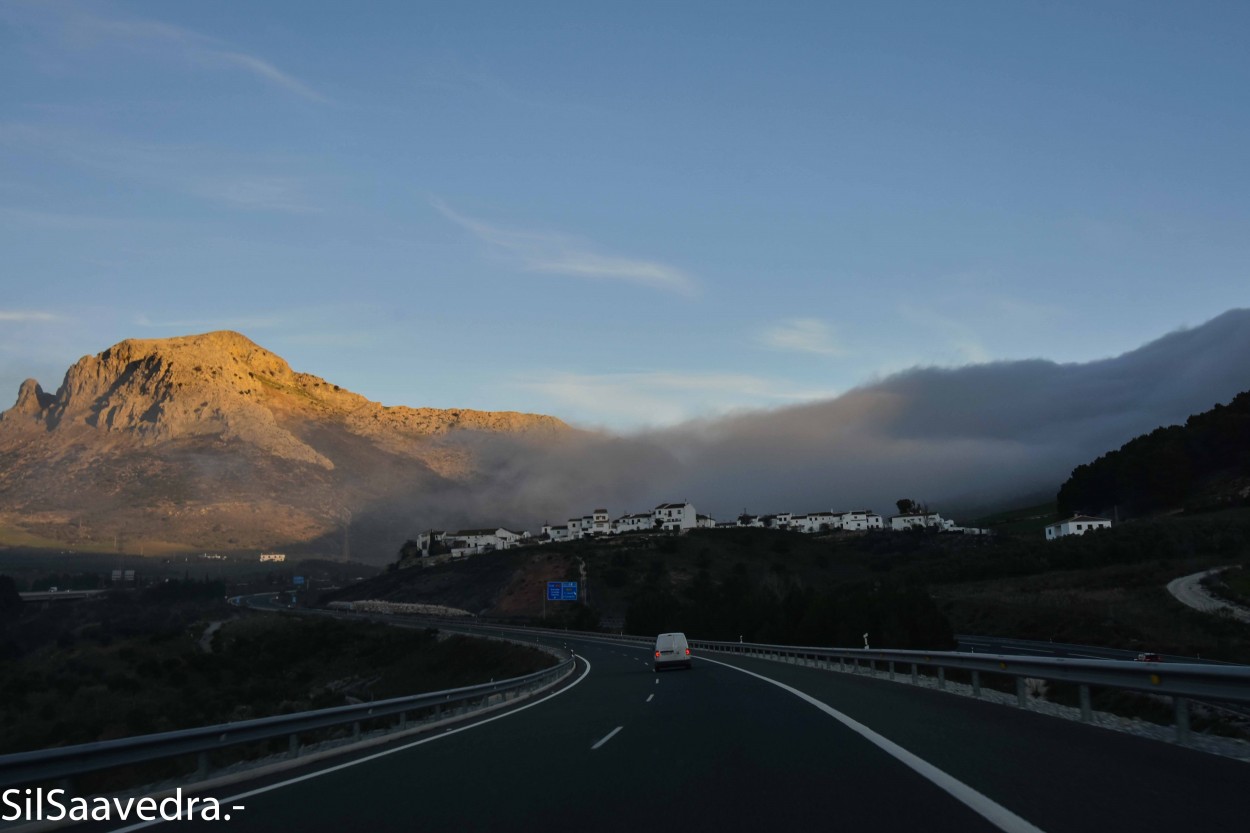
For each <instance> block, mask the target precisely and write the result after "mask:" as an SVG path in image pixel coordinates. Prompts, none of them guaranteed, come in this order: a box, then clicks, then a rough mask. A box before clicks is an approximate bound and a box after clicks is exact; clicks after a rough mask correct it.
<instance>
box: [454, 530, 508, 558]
mask: <svg viewBox="0 0 1250 833" xmlns="http://www.w3.org/2000/svg"><path fill="white" fill-rule="evenodd" d="M520 539H521V535H520V534H519V533H516V532H513V531H512V530H510V529H504V528H503V527H495V528H494V529H462V530H460V531H458V532H449V533H447V534H446V535H445V536H444V540H446V541H450V542H451V543H450V546H451V551H452V555H457V554H461V555H476V554H477V553H480V552H489V551H490V550H506V549H508V548H510V547H514V546H516V543H517V541H519V540H520Z"/></svg>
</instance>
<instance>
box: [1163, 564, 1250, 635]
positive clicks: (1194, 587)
mask: <svg viewBox="0 0 1250 833" xmlns="http://www.w3.org/2000/svg"><path fill="white" fill-rule="evenodd" d="M1227 569H1229V568H1228V567H1212V568H1211V569H1210V570H1203V571H1202V572H1200V573H1192V574H1190V575H1187V576H1181V577H1180V578H1174V579H1172V580H1171V581H1169V582H1168V592H1169V593H1171V594H1172V596H1173V597H1174V598H1175V599H1176V600H1177V601H1178V602H1180V603H1181V604H1183V605H1186V606H1188V607H1192V608H1193V609H1194V610H1201V611H1202V612H1203V613H1219V612H1220V611H1221V610H1227V611H1229V613H1230V614H1231V615H1232V616H1233V618H1234V619H1237V620H1238V621H1239V622H1246V623H1247V624H1250V610H1247V609H1246V608H1244V607H1241V606H1240V605H1235V604H1231V603H1229V602H1226V601H1224V600H1223V599H1217V598H1215V597H1214V596H1212V595H1211V594H1210V593H1208V592H1207V588H1205V587H1203V586H1202V580H1203V579H1204V578H1206V577H1207V576H1209V575H1213V574H1215V573H1219V572H1223V571H1224V570H1227Z"/></svg>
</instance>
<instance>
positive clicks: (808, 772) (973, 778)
mask: <svg viewBox="0 0 1250 833" xmlns="http://www.w3.org/2000/svg"><path fill="white" fill-rule="evenodd" d="M569 645H571V646H572V647H573V648H575V649H576V650H577V652H578V653H579V655H581V656H583V657H584V658H585V659H586V660H587V661H588V662H589V666H590V670H589V673H588V674H586V676H585V677H584V678H583V679H582V680H581V682H580V683H578V684H577V685H576V686H574V687H572V688H571V689H569V690H568V691H566V692H565V693H563V694H560V695H559V696H556V697H553V698H551V699H549V700H546V701H545V702H542V703H540V704H538V705H536V706H533V707H531V708H528V709H526V710H524V711H522V712H519V713H516V714H513V715H510V716H506V717H503V718H501V719H498V720H494V721H492V722H490V723H488V724H485V725H481V726H477V727H475V728H470V729H466V730H464V731H458V732H456V733H454V734H450V733H449V734H448V735H447V736H445V737H439V738H438V739H436V740H432V741H430V742H428V743H423V744H421V745H419V746H415V747H411V748H408V749H405V750H404V751H400V752H395V753H393V754H389V755H386V756H384V757H375V758H373V759H372V760H367V761H366V762H364V763H360V764H358V765H355V766H350V767H346V768H343V769H340V770H338V771H336V772H332V773H329V774H326V775H321V776H318V777H314V778H308V779H305V780H300V781H297V782H295V783H290V784H288V785H285V786H280V787H276V788H272V789H269V788H268V787H271V786H272V784H269V785H268V786H266V785H265V784H263V783H262V784H259V785H255V786H254V785H244V786H239V787H235V788H233V789H230V790H228V791H227V792H226V793H223V794H222V798H223V799H228V798H230V796H233V795H236V794H240V793H246V792H248V791H250V790H251V789H254V788H258V787H259V788H261V789H266V790H267V791H265V792H260V793H257V794H254V795H249V796H246V797H244V798H241V799H238V800H237V802H238V803H242V804H244V805H245V807H246V809H245V810H244V811H242V812H239V813H236V814H235V815H234V818H233V819H232V821H231V822H230V823H229V825H230V828H231V829H239V830H262V829H263V830H272V829H274V827H275V826H278V827H281V828H284V829H306V830H328V829H344V828H356V827H361V828H365V829H379V830H392V829H395V830H399V829H403V830H414V829H417V830H457V831H461V830H539V829H542V830H551V829H556V830H563V829H570V828H572V827H574V826H576V827H579V828H583V829H590V830H627V829H628V830H637V829H639V828H642V829H649V830H690V829H692V828H693V829H699V830H702V829H709V828H711V829H715V828H720V829H725V830H740V829H755V828H758V827H761V826H774V827H780V828H782V829H789V828H810V827H814V826H816V825H821V826H822V827H829V826H836V827H839V828H843V829H848V830H859V829H870V830H925V831H929V830H960V831H978V830H995V829H1000V828H999V827H996V826H995V825H993V824H991V823H989V822H987V821H986V820H985V819H984V818H983V817H982V816H981V815H978V813H977V812H975V811H974V810H972V809H969V807H968V806H966V805H965V804H964V803H961V802H960V801H959V800H957V799H956V798H953V797H952V796H951V794H950V793H949V792H947V791H946V790H944V789H943V788H942V787H941V786H939V785H936V784H935V783H934V782H933V781H932V780H930V779H929V778H926V777H924V776H922V775H921V774H918V773H917V771H916V770H915V769H914V768H911V767H909V766H907V765H905V764H903V763H900V761H899V760H898V759H897V758H896V757H894V756H892V755H891V754H888V753H887V752H886V751H883V750H882V749H881V748H880V747H879V746H878V745H875V744H874V743H872V742H870V741H869V740H867V739H865V738H864V737H863V736H862V735H861V734H858V733H856V732H854V731H852V730H850V729H848V728H847V727H846V726H845V725H844V724H843V723H841V722H839V720H837V719H835V718H834V717H832V716H830V714H828V713H827V712H825V711H822V710H821V709H820V708H817V707H816V706H814V705H812V704H811V703H809V702H807V701H804V700H801V699H799V697H798V696H796V694H795V693H793V692H791V691H788V690H786V689H783V688H780V687H778V686H777V685H775V684H773V683H772V682H769V680H775V681H776V682H779V683H783V684H785V685H788V686H791V687H793V689H795V690H797V691H799V692H801V693H804V694H806V695H808V696H810V697H812V698H815V699H816V700H818V701H819V702H820V703H823V704H826V705H827V706H828V707H831V708H832V709H835V710H837V711H838V712H840V713H842V714H845V715H846V716H847V717H848V718H851V719H853V720H855V721H858V722H860V723H861V724H864V725H865V726H867V727H870V728H871V729H873V730H875V731H876V732H878V733H880V735H882V736H883V737H884V738H886V739H888V740H889V741H893V742H894V743H896V744H899V745H900V746H902V747H903V748H905V749H906V750H909V751H910V752H911V753H914V754H915V755H917V756H919V758H920V759H922V760H923V761H926V762H928V763H929V764H931V765H933V766H934V767H936V768H937V769H938V770H939V771H940V772H941V773H945V774H946V775H947V776H949V777H950V778H951V779H953V780H955V781H957V782H959V783H960V784H962V785H964V786H966V787H967V788H969V789H970V790H971V791H975V793H977V794H980V795H982V796H984V797H985V798H986V799H987V800H988V801H989V802H994V803H997V804H998V805H999V806H1001V807H1002V808H1004V809H1005V810H1006V811H1007V812H1009V813H1014V814H1016V816H1018V817H1019V820H1020V821H1021V823H1022V824H1023V825H1024V826H1023V827H1022V828H1020V829H1029V828H1028V825H1029V824H1030V823H1031V824H1032V825H1036V826H1037V828H1039V829H1042V830H1047V831H1051V833H1054V832H1055V831H1067V830H1071V831H1087V830H1088V831H1106V830H1116V829H1133V828H1135V829H1146V830H1171V829H1177V830H1179V829H1186V830H1191V829H1220V828H1223V827H1227V825H1228V824H1230V823H1232V821H1233V820H1235V819H1238V818H1240V817H1241V807H1240V796H1241V794H1242V792H1243V789H1244V784H1245V783H1246V777H1247V775H1248V774H1250V770H1248V769H1246V764H1244V763H1241V762H1237V761H1231V760H1228V759H1223V758H1216V757H1213V756H1209V755H1205V754H1202V753H1198V752H1193V751H1190V750H1186V749H1182V748H1179V747H1175V746H1170V745H1168V744H1162V743H1158V742H1153V741H1148V740H1144V739H1141V738H1136V737H1130V736H1126V735H1121V734H1118V733H1114V732H1108V731H1104V730H1100V729H1096V728H1091V727H1087V726H1082V725H1079V724H1073V723H1069V722H1066V721H1062V720H1057V719H1054V718H1049V717H1045V716H1042V715H1037V714H1031V713H1028V712H1024V711H1020V710H1017V709H1012V708H1006V707H1002V706H995V705H992V704H988V703H983V702H978V701H975V700H972V699H970V698H963V697H957V696H954V695H947V694H944V693H941V692H935V691H930V690H923V689H915V688H911V687H908V686H901V685H894V684H890V683H888V682H886V681H884V680H879V679H871V678H869V677H867V676H854V675H848V674H838V673H831V672H826V671H820V670H816V669H808V668H801V667H795V666H789V665H783V664H779V663H772V662H767V661H763V660H750V659H743V658H738V657H733V658H728V657H723V658H722V657H719V656H716V655H709V656H708V657H707V658H699V659H698V660H696V664H695V669H694V670H693V671H690V672H685V671H665V672H663V673H660V674H656V673H655V672H653V671H652V670H651V666H650V662H649V656H648V653H647V652H646V651H643V650H640V649H638V648H632V647H629V646H622V645H616V644H605V643H600V642H595V641H590V640H583V639H578V640H569ZM731 666H733V667H731ZM737 669H743V670H745V671H750V672H753V673H756V674H760V675H763V676H764V677H767V678H769V680H764V679H760V678H758V677H754V676H750V675H748V674H746V673H743V671H740V670H737ZM613 732H615V733H614V734H613ZM596 745H597V747H596ZM289 779H290V776H289V775H286V776H278V777H277V778H274V779H271V780H272V781H277V782H281V781H284V780H289ZM179 824H180V826H186V825H187V824H188V823H187V822H180V823H179ZM191 826H193V827H194V826H197V825H195V824H192V825H191ZM1007 829H1011V828H1010V827H1008V828H1007Z"/></svg>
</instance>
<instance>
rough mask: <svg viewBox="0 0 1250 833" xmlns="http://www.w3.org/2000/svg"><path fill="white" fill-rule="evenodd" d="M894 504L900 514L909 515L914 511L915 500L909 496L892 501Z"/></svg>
mask: <svg viewBox="0 0 1250 833" xmlns="http://www.w3.org/2000/svg"><path fill="white" fill-rule="evenodd" d="M894 505H895V506H897V507H898V513H899V514H900V515H910V514H911V513H912V512H915V511H916V501H914V500H912V499H911V498H899V499H898V500H896V501H894Z"/></svg>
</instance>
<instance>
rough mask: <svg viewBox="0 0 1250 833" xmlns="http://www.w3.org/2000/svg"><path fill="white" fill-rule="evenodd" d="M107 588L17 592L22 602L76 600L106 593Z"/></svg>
mask: <svg viewBox="0 0 1250 833" xmlns="http://www.w3.org/2000/svg"><path fill="white" fill-rule="evenodd" d="M107 592H108V591H107V590H38V591H35V592H33V593H18V594H17V595H19V596H21V597H22V601H24V602H77V601H82V600H83V599H89V598H91V597H92V596H98V595H100V594H101V593H107Z"/></svg>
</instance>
